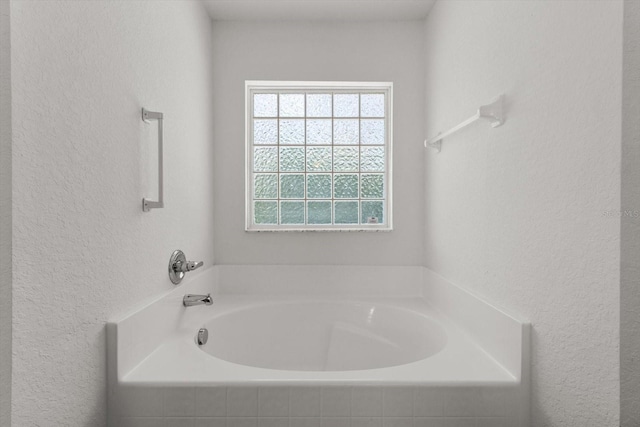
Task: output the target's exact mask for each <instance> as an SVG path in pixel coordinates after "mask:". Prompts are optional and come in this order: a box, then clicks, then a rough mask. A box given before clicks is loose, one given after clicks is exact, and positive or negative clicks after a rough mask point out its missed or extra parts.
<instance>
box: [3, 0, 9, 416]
mask: <svg viewBox="0 0 640 427" xmlns="http://www.w3.org/2000/svg"><path fill="white" fill-rule="evenodd" d="M9 24H10V23H9V2H8V1H0V425H2V426H9V425H10V422H11V43H10V25H9Z"/></svg>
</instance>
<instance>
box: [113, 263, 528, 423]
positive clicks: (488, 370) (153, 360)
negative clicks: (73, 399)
mask: <svg viewBox="0 0 640 427" xmlns="http://www.w3.org/2000/svg"><path fill="white" fill-rule="evenodd" d="M314 269H316V271H310V270H314ZM318 269H319V267H307V268H305V267H302V268H299V267H296V268H282V267H278V268H269V267H262V266H254V267H252V266H220V267H215V268H212V269H210V271H208V272H203V274H201V275H200V276H198V277H197V278H194V280H193V282H192V283H190V284H189V285H186V286H181V288H182V289H179V288H178V289H176V290H175V291H173V292H172V293H171V294H169V295H167V296H165V297H163V298H162V299H161V300H159V301H156V302H154V303H152V304H150V305H148V306H146V307H145V308H143V309H141V310H137V311H136V312H135V313H133V314H129V315H125V316H123V317H122V318H121V319H118V321H114V322H111V323H110V324H109V325H108V337H109V345H108V347H109V348H110V349H111V350H112V351H111V352H110V356H109V360H110V363H109V367H110V369H109V372H110V373H109V378H110V391H109V402H110V404H109V420H110V425H111V426H122V425H125V426H138V425H139V426H149V425H155V424H154V423H157V425H162V426H166V424H165V423H167V422H168V421H167V420H169V421H171V422H174V423H176V422H179V421H180V420H181V419H182V421H184V423H185V424H184V425H188V426H194V424H192V423H196V424H195V425H202V426H205V425H207V426H218V425H220V426H222V425H224V426H226V427H234V426H238V427H240V426H242V427H246V426H248V427H259V426H282V427H296V426H317V427H320V426H336V427H340V426H345V427H346V426H349V427H351V426H359V425H362V426H365V425H368V426H378V427H381V426H382V425H385V426H386V425H394V426H395V425H397V426H400V427H404V426H407V427H418V426H422V425H424V426H428V425H432V424H433V423H435V424H433V425H440V424H437V423H438V422H441V421H442V420H445V419H446V420H449V421H448V422H452V423H454V424H455V423H460V425H462V426H464V425H473V426H476V425H478V426H480V425H487V426H493V427H498V426H504V427H512V426H513V427H520V426H525V425H527V424H526V423H527V419H528V415H527V414H528V397H527V389H528V386H527V384H528V377H527V370H526V355H525V354H524V353H526V341H527V327H528V326H527V324H526V323H524V322H519V321H516V320H515V319H513V318H512V317H511V316H508V315H506V314H505V313H502V312H501V311H499V310H496V309H495V308H493V307H491V306H489V305H487V304H485V303H483V302H481V301H479V300H477V299H476V298H475V297H473V296H471V295H469V294H466V293H464V292H463V291H461V290H460V289H459V288H456V287H452V286H450V284H447V283H445V282H444V281H443V280H440V279H439V278H437V277H433V275H429V273H428V272H426V271H425V270H424V269H422V268H395V267H394V268H386V270H385V268H382V269H379V270H378V271H374V272H373V273H372V272H370V271H368V272H365V271H358V268H357V267H341V268H336V267H331V269H330V271H324V272H323V271H321V270H318ZM336 269H337V270H338V271H336ZM369 269H370V268H369ZM388 269H390V271H387V270H388ZM398 269H400V270H401V271H400V270H398ZM282 270H286V271H285V272H283V271H282ZM340 270H342V271H340ZM351 270H354V271H351ZM310 274H311V275H312V276H314V277H323V278H324V279H325V282H324V283H325V285H324V291H325V292H324V293H319V292H317V291H315V292H316V294H315V295H313V293H314V291H312V289H316V290H317V289H318V287H317V284H313V283H306V284H305V285H300V284H301V283H305V282H304V280H303V281H301V280H296V279H302V278H303V277H307V278H308V277H309V275H310ZM332 275H336V276H339V277H343V278H344V277H347V278H348V277H350V276H354V277H356V276H358V277H359V276H364V277H361V278H360V279H359V280H355V282H354V281H350V282H348V283H355V285H347V286H344V287H342V288H340V289H336V288H335V287H336V285H330V286H328V285H327V283H332V284H335V283H336V281H333V280H331V279H332V277H331V276H332ZM298 276H299V277H298ZM367 276H369V277H367ZM425 276H428V281H429V284H428V286H425ZM258 277H260V278H261V280H256V278H258ZM264 277H271V278H272V280H273V283H272V284H271V285H270V284H269V283H265V280H264ZM398 277H400V278H403V280H402V281H401V282H398V280H397V279H398ZM393 278H395V279H396V280H393ZM385 279H386V280H389V281H388V282H386V281H385ZM267 282H268V281H267ZM287 282H289V283H294V284H298V285H296V287H295V288H289V289H287V288H286V286H284V285H283V283H287ZM438 282H439V283H438ZM358 283H360V285H358ZM300 286H303V287H304V286H306V287H307V289H301V288H300ZM359 286H361V287H359ZM365 290H366V291H365ZM208 292H212V295H214V304H213V305H212V306H196V307H189V308H184V307H182V306H181V298H182V296H183V295H184V294H185V293H208ZM460 292H462V293H460ZM452 300H456V302H455V303H452ZM455 315H459V316H461V317H462V318H460V319H455V318H454V317H453V316H455ZM478 325H483V326H480V327H478ZM200 328H206V329H207V330H208V341H207V343H206V344H204V345H198V343H197V340H196V336H197V333H198V330H199V329H200ZM145 332H146V334H145ZM473 334H475V336H474V335H473ZM442 422H444V421H442ZM429 423H432V424H429ZM465 423H469V424H465ZM176 425H182V424H179V423H178V424H176ZM456 425H457V424H456Z"/></svg>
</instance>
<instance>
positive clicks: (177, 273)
mask: <svg viewBox="0 0 640 427" xmlns="http://www.w3.org/2000/svg"><path fill="white" fill-rule="evenodd" d="M203 264H204V263H203V262H202V261H198V262H195V261H187V257H186V256H184V252H182V251H180V250H178V251H174V252H173V254H171V258H170V259H169V279H170V280H171V283H173V284H174V285H177V284H179V283H180V282H181V281H182V279H183V278H184V274H185V273H186V272H188V271H193V270H195V269H196V268H200V267H202V265H203Z"/></svg>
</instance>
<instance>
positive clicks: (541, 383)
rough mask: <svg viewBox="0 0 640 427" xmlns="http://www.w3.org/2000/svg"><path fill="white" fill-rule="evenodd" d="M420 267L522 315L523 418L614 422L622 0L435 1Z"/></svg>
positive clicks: (539, 422) (429, 40) (609, 426)
mask: <svg viewBox="0 0 640 427" xmlns="http://www.w3.org/2000/svg"><path fill="white" fill-rule="evenodd" d="M425 29H426V52H427V54H426V58H427V64H426V69H427V78H426V94H427V101H426V102H427V103H426V115H427V122H426V126H427V128H426V130H427V133H428V134H429V135H432V134H435V133H437V132H438V131H440V130H443V129H446V128H447V127H449V126H452V125H455V124H457V123H459V122H461V121H462V120H464V119H466V118H467V117H468V116H470V115H471V114H472V113H473V112H474V111H475V109H476V108H477V106H478V105H480V104H483V103H485V102H488V101H489V100H490V99H491V98H492V97H493V96H495V95H497V94H499V93H501V92H505V93H506V95H507V105H506V110H507V122H506V123H505V125H504V126H502V127H500V128H496V129H491V128H490V127H489V126H488V125H487V124H486V123H478V124H476V125H474V126H471V127H469V128H467V129H466V130H464V131H461V132H460V133H458V134H457V135H455V136H452V137H450V138H448V139H446V140H445V141H444V144H443V149H442V152H441V153H440V154H435V153H434V152H433V151H429V152H428V153H427V154H426V155H425V156H426V167H427V171H426V187H427V196H426V202H427V207H426V216H425V220H426V233H425V236H426V241H425V242H426V266H427V267H428V268H430V269H431V270H433V271H435V272H437V273H439V274H441V275H442V276H444V277H446V278H448V279H450V280H451V281H453V282H455V283H458V284H460V285H463V286H465V287H468V288H470V289H471V290H472V291H473V292H476V293H478V294H480V295H483V296H485V297H486V298H488V299H489V300H491V301H493V302H495V303H496V304H498V305H501V306H503V307H506V308H507V309H509V310H510V311H514V312H516V313H520V315H524V316H525V317H528V318H529V319H530V320H531V322H532V324H533V336H532V346H533V354H532V359H533V360H532V365H533V366H532V405H531V406H532V420H533V421H532V425H533V426H536V427H543V426H576V427H582V426H598V427H600V426H602V427H605V426H606V427H613V426H616V425H618V424H617V423H618V422H619V368H620V363H619V348H618V347H619V283H620V274H619V269H620V255H619V254H620V218H619V216H618V211H619V209H620V154H621V153H620V138H621V129H620V123H621V108H620V106H621V77H622V65H621V64H622V61H621V58H622V2H621V1H606V2H593V1H554V2H539V1H514V2H504V1H482V2H469V1H444V2H438V3H436V5H435V7H434V9H433V10H432V11H431V13H430V15H429V17H428V19H427V22H426V27H425Z"/></svg>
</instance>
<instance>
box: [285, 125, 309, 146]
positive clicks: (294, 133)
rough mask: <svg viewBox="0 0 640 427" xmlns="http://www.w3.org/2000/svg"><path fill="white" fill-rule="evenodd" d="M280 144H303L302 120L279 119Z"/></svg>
mask: <svg viewBox="0 0 640 427" xmlns="http://www.w3.org/2000/svg"><path fill="white" fill-rule="evenodd" d="M280 144H304V120H280Z"/></svg>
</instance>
